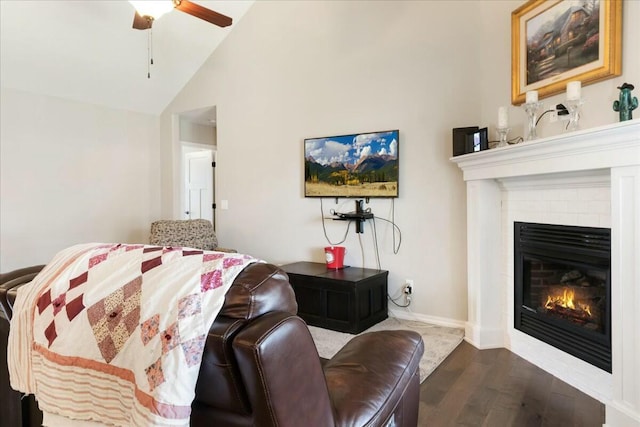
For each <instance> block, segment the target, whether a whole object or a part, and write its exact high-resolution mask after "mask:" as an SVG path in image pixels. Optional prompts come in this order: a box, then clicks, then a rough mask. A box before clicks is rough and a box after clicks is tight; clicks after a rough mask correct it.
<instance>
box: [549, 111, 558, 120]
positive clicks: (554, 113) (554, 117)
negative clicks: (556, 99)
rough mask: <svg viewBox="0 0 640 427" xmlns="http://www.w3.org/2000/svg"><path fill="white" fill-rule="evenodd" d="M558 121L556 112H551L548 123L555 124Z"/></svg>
mask: <svg viewBox="0 0 640 427" xmlns="http://www.w3.org/2000/svg"><path fill="white" fill-rule="evenodd" d="M557 121H558V112H557V111H555V110H554V111H552V112H550V113H549V123H555V122H557Z"/></svg>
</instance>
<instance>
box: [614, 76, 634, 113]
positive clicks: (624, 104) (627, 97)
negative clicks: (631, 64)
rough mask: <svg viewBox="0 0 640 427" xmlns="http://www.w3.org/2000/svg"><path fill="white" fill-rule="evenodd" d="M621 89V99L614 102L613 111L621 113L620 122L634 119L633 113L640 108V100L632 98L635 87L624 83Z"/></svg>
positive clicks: (619, 87)
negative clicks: (639, 102) (639, 105)
mask: <svg viewBox="0 0 640 427" xmlns="http://www.w3.org/2000/svg"><path fill="white" fill-rule="evenodd" d="M618 89H620V99H619V100H618V101H613V111H619V112H620V121H621V122H624V121H625V120H631V119H633V115H632V114H631V112H632V111H633V110H635V109H636V108H638V98H636V97H635V96H631V91H632V90H633V85H632V84H631V83H623V84H622V86H618Z"/></svg>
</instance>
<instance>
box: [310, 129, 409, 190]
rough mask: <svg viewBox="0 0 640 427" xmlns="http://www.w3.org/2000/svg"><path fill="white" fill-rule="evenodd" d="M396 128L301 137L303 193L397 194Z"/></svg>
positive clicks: (397, 139)
mask: <svg viewBox="0 0 640 427" xmlns="http://www.w3.org/2000/svg"><path fill="white" fill-rule="evenodd" d="M398 142H399V131H398V130H386V131H381V132H370V133H357V134H352V135H340V136H330V137H323V138H307V139H305V140H304V196H305V197H356V198H357V197H363V198H367V197H398Z"/></svg>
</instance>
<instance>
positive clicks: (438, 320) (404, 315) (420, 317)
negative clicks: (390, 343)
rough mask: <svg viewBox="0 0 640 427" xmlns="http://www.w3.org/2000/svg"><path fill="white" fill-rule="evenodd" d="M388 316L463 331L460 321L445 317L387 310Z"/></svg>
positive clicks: (462, 322) (462, 324) (462, 323)
mask: <svg viewBox="0 0 640 427" xmlns="http://www.w3.org/2000/svg"><path fill="white" fill-rule="evenodd" d="M388 311H389V316H392V317H396V318H398V319H403V320H415V321H417V322H424V323H431V324H432V325H438V326H446V327H448V328H459V329H464V325H465V322H464V321H462V320H454V319H448V318H446V317H438V316H427V315H425V314H418V313H411V312H407V311H399V310H392V309H389V310H388Z"/></svg>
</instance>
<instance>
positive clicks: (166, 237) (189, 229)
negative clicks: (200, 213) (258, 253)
mask: <svg viewBox="0 0 640 427" xmlns="http://www.w3.org/2000/svg"><path fill="white" fill-rule="evenodd" d="M149 243H151V244H152V245H158V246H181V247H186V248H195V249H203V250H207V251H220V252H237V251H236V250H235V249H228V248H221V247H219V246H218V238H217V237H216V233H215V231H214V230H213V224H211V221H208V220H206V219H176V220H160V221H155V222H153V223H152V224H151V235H150V237H149Z"/></svg>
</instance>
